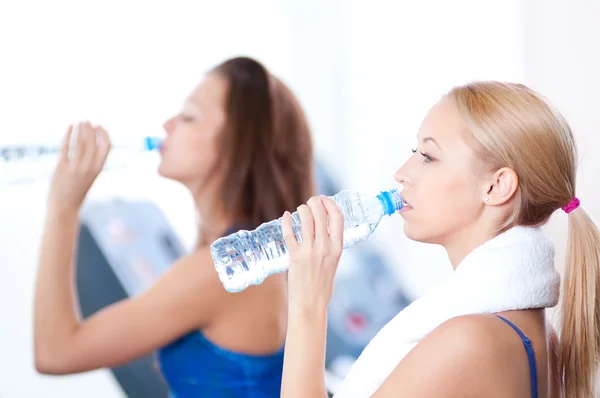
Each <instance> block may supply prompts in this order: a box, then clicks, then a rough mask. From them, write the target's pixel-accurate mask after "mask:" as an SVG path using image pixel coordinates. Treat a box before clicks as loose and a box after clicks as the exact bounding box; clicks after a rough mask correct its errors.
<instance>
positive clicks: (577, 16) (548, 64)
mask: <svg viewBox="0 0 600 398" xmlns="http://www.w3.org/2000/svg"><path fill="white" fill-rule="evenodd" d="M524 9H525V16H526V17H525V20H526V21H527V24H526V29H527V30H526V36H525V47H526V50H527V51H526V52H525V54H526V58H525V65H526V82H527V83H528V84H530V85H531V86H532V87H533V88H535V89H537V90H539V91H540V92H542V93H543V94H545V95H546V96H547V97H548V98H549V99H550V100H551V101H552V102H553V103H554V104H555V105H556V106H558V107H559V109H560V110H561V111H562V113H563V114H564V115H565V117H566V118H567V120H568V121H569V123H570V124H571V128H572V130H573V132H574V134H575V138H576V141H577V145H578V150H579V158H580V164H579V169H578V175H577V193H576V194H577V196H578V197H579V198H580V200H581V202H582V207H583V208H585V210H586V211H587V212H588V213H589V214H590V215H591V217H592V218H593V219H594V221H596V223H600V180H599V179H598V169H599V168H600V160H599V159H600V158H599V157H598V155H597V154H598V153H600V111H599V109H598V104H599V102H598V93H600V75H599V74H598V71H600V52H598V48H599V47H598V46H599V43H600V3H598V2H597V1H591V0H572V1H568V2H567V1H560V0H533V1H529V2H525V7H524ZM567 226H568V221H567V216H566V215H565V214H564V213H563V212H560V211H558V212H557V213H556V214H555V215H554V216H553V217H552V219H551V220H550V222H549V224H548V225H547V227H546V228H545V231H546V233H547V234H548V235H549V236H550V237H551V238H552V239H553V240H554V242H555V245H556V249H557V253H556V258H557V265H558V267H559V269H561V270H562V269H563V267H564V258H565V250H566V245H565V244H566V239H567V232H568V227H567Z"/></svg>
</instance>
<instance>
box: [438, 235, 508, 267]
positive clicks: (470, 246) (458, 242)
mask: <svg viewBox="0 0 600 398" xmlns="http://www.w3.org/2000/svg"><path fill="white" fill-rule="evenodd" d="M496 235H497V233H493V232H490V231H489V228H482V227H479V226H476V227H474V228H471V229H468V230H465V231H462V232H460V233H455V234H453V235H452V238H451V239H449V240H448V242H446V243H444V244H443V246H444V248H445V249H446V253H447V254H448V258H449V259H450V263H451V264H452V268H454V269H455V270H456V268H457V267H458V266H459V264H460V263H461V262H462V261H463V260H464V258H465V257H466V256H467V255H468V254H469V253H471V252H472V251H473V250H475V249H476V248H477V247H479V246H481V245H482V244H484V243H485V242H487V241H488V240H490V239H492V238H494V237H495V236H496Z"/></svg>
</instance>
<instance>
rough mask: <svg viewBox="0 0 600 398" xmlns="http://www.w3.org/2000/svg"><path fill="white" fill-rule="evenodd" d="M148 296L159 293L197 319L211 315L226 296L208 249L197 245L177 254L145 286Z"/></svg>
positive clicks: (210, 316) (180, 309) (164, 300)
mask: <svg viewBox="0 0 600 398" xmlns="http://www.w3.org/2000/svg"><path fill="white" fill-rule="evenodd" d="M147 294H148V295H149V296H157V295H160V296H162V301H163V302H170V303H173V304H174V305H175V306H176V307H177V308H178V310H177V311H178V312H187V313H190V314H194V315H195V316H194V317H198V318H200V319H199V320H200V321H201V323H204V322H206V321H209V320H210V319H212V318H213V316H212V312H213V310H218V306H219V303H222V302H223V300H225V299H226V298H227V295H226V291H225V289H224V288H223V285H222V284H221V282H220V280H219V276H218V274H217V271H216V270H215V268H214V265H213V262H212V258H211V256H210V252H209V249H208V248H206V249H198V250H196V251H195V252H193V253H190V254H188V255H186V256H183V257H181V258H179V259H178V260H177V261H176V262H175V263H174V264H173V265H172V266H171V267H170V268H169V269H168V270H167V271H166V272H165V273H164V274H163V275H162V276H161V278H160V279H159V280H158V281H157V283H156V284H155V285H154V286H153V287H152V288H150V289H149V290H148V292H147Z"/></svg>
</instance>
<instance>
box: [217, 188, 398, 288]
mask: <svg viewBox="0 0 600 398" xmlns="http://www.w3.org/2000/svg"><path fill="white" fill-rule="evenodd" d="M332 199H333V200H334V202H335V203H336V204H337V205H338V207H339V208H340V210H341V212H342V214H343V216H344V248H347V247H350V246H352V245H353V244H355V243H357V242H361V241H364V240H365V239H367V238H368V237H369V235H371V233H373V231H374V230H375V228H377V226H378V225H379V222H380V221H381V218H382V217H383V216H385V215H388V216H391V215H392V214H394V213H396V212H397V211H399V210H400V209H402V207H404V201H403V200H402V196H401V195H400V192H399V191H398V190H397V189H393V190H390V191H384V192H381V193H380V194H379V195H377V196H373V195H365V194H361V193H357V192H350V191H341V192H340V193H338V194H336V195H335V196H333V197H332ZM292 229H293V231H294V235H295V236H296V239H297V240H298V242H301V241H302V226H301V224H300V216H299V215H298V212H294V213H293V214H292ZM210 253H211V256H212V258H213V261H214V264H215V268H216V270H217V272H218V274H219V278H220V279H221V282H222V283H223V286H224V287H225V290H227V291H228V292H232V293H234V292H240V291H242V290H244V289H245V288H247V287H248V286H250V285H258V284H260V283H262V282H263V281H264V280H265V278H267V277H268V276H269V275H273V274H276V273H279V272H284V271H287V269H288V266H289V253H288V248H287V245H286V243H285V240H284V239H283V234H282V231H281V218H279V219H277V220H273V221H270V222H268V223H264V224H262V225H260V226H259V227H258V228H257V229H255V230H254V231H246V230H240V231H238V232H236V233H234V234H231V235H229V236H225V237H223V238H220V239H217V240H216V241H215V242H213V244H212V245H211V246H210Z"/></svg>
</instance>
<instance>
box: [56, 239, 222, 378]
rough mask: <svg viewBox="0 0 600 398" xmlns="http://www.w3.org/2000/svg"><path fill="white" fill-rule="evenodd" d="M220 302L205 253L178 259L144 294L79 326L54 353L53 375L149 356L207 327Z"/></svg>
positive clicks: (218, 288)
mask: <svg viewBox="0 0 600 398" xmlns="http://www.w3.org/2000/svg"><path fill="white" fill-rule="evenodd" d="M224 296H226V292H225V290H224V289H223V287H222V285H221V283H220V281H219V278H218V275H217V273H216V271H215V270H214V268H213V267H212V261H211V259H210V255H209V253H208V250H206V251H202V252H198V253H195V254H193V255H191V256H187V257H184V258H182V259H180V260H179V261H177V262H176V263H175V264H174V265H173V266H171V267H170V268H169V270H168V271H167V272H166V273H165V274H164V275H163V276H162V277H161V278H160V279H159V280H158V281H157V282H156V283H155V284H154V285H153V286H152V287H151V288H149V289H148V290H147V291H146V292H144V293H142V294H141V295H139V296H137V297H135V298H132V299H127V300H124V301H121V302H118V303H115V304H113V305H111V306H109V307H107V308H105V309H103V310H101V311H99V312H97V313H96V314H94V315H93V316H91V317H90V318H88V319H87V320H85V321H84V322H82V323H81V324H80V326H79V327H78V328H77V330H76V331H74V333H73V334H72V336H70V338H69V341H68V342H66V344H65V347H63V349H64V350H66V352H61V353H60V356H61V358H62V361H61V362H62V369H61V372H59V373H73V372H80V371H85V370H90V369H95V368H99V367H110V366H114V365H118V364H122V363H125V362H128V361H130V360H133V359H135V358H137V357H139V356H142V355H144V354H147V353H149V352H152V351H154V350H156V349H158V348H160V347H162V346H164V345H166V344H168V343H169V342H170V341H172V340H174V339H176V338H178V337H180V336H183V335H184V334H186V333H187V332H189V331H191V330H194V329H198V328H200V327H201V326H203V325H204V324H206V323H207V322H209V321H211V320H212V319H213V317H214V316H215V313H216V311H218V309H219V305H220V304H221V303H222V302H223V301H224V300H223V299H224V298H225V297H224Z"/></svg>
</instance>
